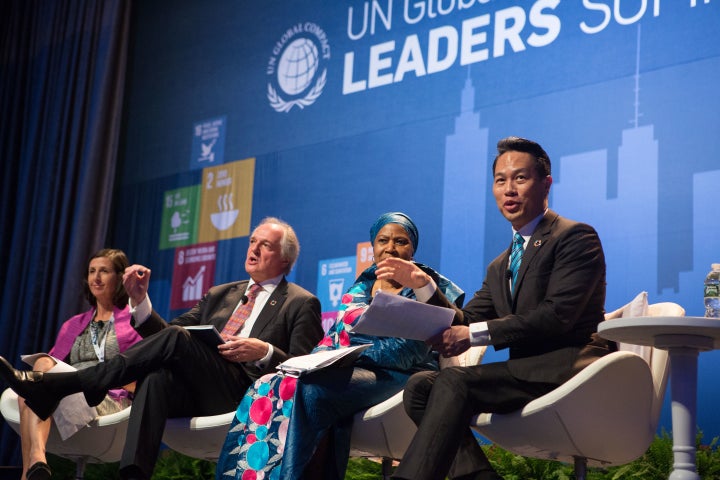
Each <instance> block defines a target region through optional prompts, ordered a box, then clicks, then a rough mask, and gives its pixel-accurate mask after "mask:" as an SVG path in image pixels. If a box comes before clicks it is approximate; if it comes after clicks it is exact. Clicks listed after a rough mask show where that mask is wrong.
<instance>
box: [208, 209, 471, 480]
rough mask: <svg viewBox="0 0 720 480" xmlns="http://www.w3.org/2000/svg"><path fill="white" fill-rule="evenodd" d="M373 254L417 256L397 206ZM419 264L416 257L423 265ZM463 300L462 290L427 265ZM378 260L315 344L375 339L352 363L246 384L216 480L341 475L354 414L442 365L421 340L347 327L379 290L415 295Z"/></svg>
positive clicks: (381, 227) (382, 222)
mask: <svg viewBox="0 0 720 480" xmlns="http://www.w3.org/2000/svg"><path fill="white" fill-rule="evenodd" d="M370 240H371V242H372V245H373V255H374V261H375V262H379V261H381V260H382V259H384V258H387V257H389V256H393V257H398V258H402V259H404V260H407V261H412V258H413V255H414V253H415V251H416V250H417V244H418V231H417V228H416V226H415V224H414V223H413V222H412V220H411V219H410V218H409V217H408V216H407V215H405V214H403V213H400V212H393V213H386V214H384V215H381V216H380V218H378V220H377V221H376V222H375V223H374V224H373V226H372V227H371V229H370ZM418 265H419V264H418ZM419 266H420V268H422V269H423V270H424V271H426V272H427V273H428V274H430V275H431V276H432V277H433V278H434V279H435V282H436V283H437V284H438V287H439V288H440V289H441V290H442V291H443V293H445V295H446V296H448V298H450V299H451V300H452V301H454V302H455V303H456V304H457V305H458V306H461V305H462V300H463V297H464V293H463V292H462V290H460V289H459V288H458V287H457V286H456V285H455V284H453V283H452V282H451V281H449V280H448V279H446V278H445V277H443V276H441V275H440V274H438V273H437V272H435V271H434V270H432V269H431V268H429V267H426V266H424V265H419ZM375 269H376V266H375V264H373V265H372V266H371V267H369V268H368V269H366V270H365V271H364V272H362V273H361V274H360V276H359V277H358V278H357V280H356V281H355V283H354V284H353V286H352V287H350V289H349V290H348V291H347V293H346V294H345V295H343V298H342V305H341V306H340V309H339V312H338V315H337V319H336V321H335V323H334V324H333V326H332V327H331V328H330V329H329V330H328V333H327V335H326V336H325V338H323V340H322V341H321V342H320V343H319V344H318V346H317V347H315V349H314V351H320V350H328V349H336V348H340V347H347V346H351V345H362V344H371V345H372V346H371V347H369V348H367V349H366V350H364V351H363V353H362V354H361V355H360V357H359V358H358V359H357V360H356V362H355V364H354V366H352V367H344V368H343V367H335V368H326V369H323V370H320V371H318V372H314V373H312V374H310V375H306V376H303V377H301V378H300V379H296V378H292V377H287V376H282V375H280V374H274V375H266V376H264V377H261V378H260V379H258V380H257V381H256V382H255V383H254V384H253V386H251V387H250V389H248V392H247V393H246V395H245V397H244V398H243V400H242V401H241V402H240V405H239V406H238V409H237V413H236V415H235V418H234V420H233V422H232V424H231V426H230V430H229V432H228V435H227V437H226V439H225V444H224V446H223V449H222V452H221V454H220V458H219V459H218V464H217V470H216V473H215V475H216V479H217V480H231V479H236V480H263V479H264V480H279V479H283V480H299V479H301V478H312V479H340V480H341V479H343V478H344V476H345V469H346V467H347V461H348V456H349V452H350V432H351V429H352V419H353V416H354V414H355V413H357V412H359V411H361V410H363V409H366V408H368V407H370V406H372V405H375V404H377V403H379V402H382V401H383V400H386V399H388V398H390V397H391V396H393V395H394V394H396V393H397V392H399V391H400V390H402V388H403V387H404V386H405V382H406V381H407V379H408V378H409V377H410V375H411V374H412V373H414V372H417V371H419V370H427V369H437V362H436V361H435V360H434V359H433V357H432V355H431V352H430V351H429V347H428V346H427V345H426V344H425V343H424V342H421V341H417V340H407V339H403V338H389V337H375V336H368V335H362V334H357V333H352V332H350V331H349V330H348V328H349V327H350V326H352V325H353V324H354V323H355V321H356V320H357V319H358V318H359V317H360V315H361V314H362V313H363V312H364V311H365V309H366V308H367V307H368V306H369V304H370V302H371V300H372V297H373V296H374V295H375V293H376V292H377V291H378V290H382V291H383V292H386V293H394V294H397V295H403V296H405V297H408V298H413V299H414V298H415V295H414V293H413V291H412V289H408V288H403V287H402V286H401V285H399V284H396V283H394V282H392V281H384V280H379V279H377V278H376V277H375Z"/></svg>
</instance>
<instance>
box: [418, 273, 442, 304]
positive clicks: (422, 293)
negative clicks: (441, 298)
mask: <svg viewBox="0 0 720 480" xmlns="http://www.w3.org/2000/svg"><path fill="white" fill-rule="evenodd" d="M435 290H437V285H435V282H434V281H433V279H432V278H431V279H430V281H429V282H428V283H427V284H426V285H425V286H423V287H420V288H413V292H415V299H416V300H417V301H418V302H422V303H425V302H427V301H428V300H430V297H432V296H433V295H434V294H435Z"/></svg>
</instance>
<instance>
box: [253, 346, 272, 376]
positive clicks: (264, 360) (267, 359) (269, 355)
mask: <svg viewBox="0 0 720 480" xmlns="http://www.w3.org/2000/svg"><path fill="white" fill-rule="evenodd" d="M273 353H275V349H274V348H273V346H272V343H268V351H267V353H266V354H265V356H264V357H263V358H261V359H260V360H256V361H255V366H256V367H258V368H259V369H260V370H264V369H265V366H266V365H267V364H268V362H270V359H271V358H272V356H273Z"/></svg>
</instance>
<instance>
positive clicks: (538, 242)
mask: <svg viewBox="0 0 720 480" xmlns="http://www.w3.org/2000/svg"><path fill="white" fill-rule="evenodd" d="M540 245H542V240H535V243H533V246H534V247H539V246H540Z"/></svg>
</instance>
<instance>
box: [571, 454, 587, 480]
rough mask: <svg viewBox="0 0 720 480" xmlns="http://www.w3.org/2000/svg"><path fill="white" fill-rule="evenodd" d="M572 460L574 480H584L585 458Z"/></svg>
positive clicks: (585, 475)
mask: <svg viewBox="0 0 720 480" xmlns="http://www.w3.org/2000/svg"><path fill="white" fill-rule="evenodd" d="M573 458H575V480H585V478H586V477H587V458H585V457H573Z"/></svg>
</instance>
